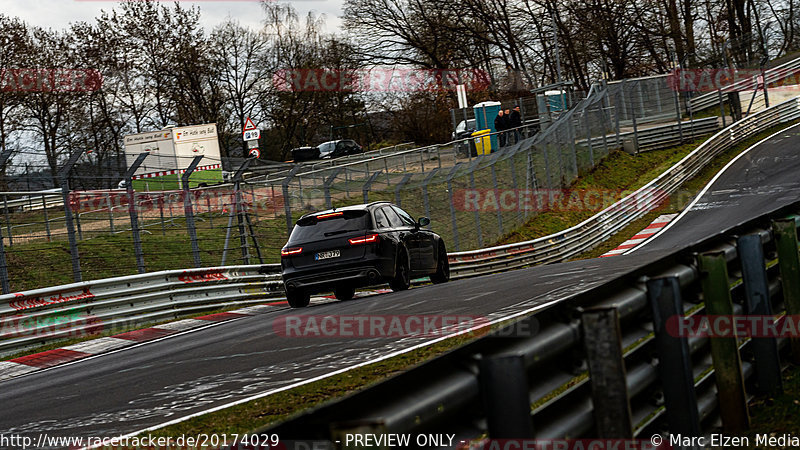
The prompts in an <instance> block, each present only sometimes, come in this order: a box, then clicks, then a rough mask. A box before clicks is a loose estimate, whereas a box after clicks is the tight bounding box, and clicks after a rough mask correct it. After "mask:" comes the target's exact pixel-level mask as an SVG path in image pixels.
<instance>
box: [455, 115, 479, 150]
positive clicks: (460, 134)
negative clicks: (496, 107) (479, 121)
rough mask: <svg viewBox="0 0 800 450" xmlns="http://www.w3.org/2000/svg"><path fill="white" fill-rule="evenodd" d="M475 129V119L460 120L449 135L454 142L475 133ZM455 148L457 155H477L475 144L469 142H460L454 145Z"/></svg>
mask: <svg viewBox="0 0 800 450" xmlns="http://www.w3.org/2000/svg"><path fill="white" fill-rule="evenodd" d="M475 127H477V125H476V123H475V119H469V120H462V121H461V122H459V123H458V125H457V126H456V130H455V131H454V132H453V133H452V134H451V137H452V138H453V140H454V141H457V140H459V139H466V138H468V137H470V136H471V135H472V133H474V132H475V131H476V130H475ZM456 146H457V147H458V153H459V154H461V155H463V156H467V155H468V154H471V155H472V156H476V155H477V154H478V153H477V149H476V148H475V143H474V142H473V141H471V140H470V141H460V142H459V143H458V144H456Z"/></svg>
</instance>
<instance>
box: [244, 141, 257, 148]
mask: <svg viewBox="0 0 800 450" xmlns="http://www.w3.org/2000/svg"><path fill="white" fill-rule="evenodd" d="M247 148H258V141H247Z"/></svg>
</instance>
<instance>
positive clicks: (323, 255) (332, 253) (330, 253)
mask: <svg viewBox="0 0 800 450" xmlns="http://www.w3.org/2000/svg"><path fill="white" fill-rule="evenodd" d="M341 255H342V254H341V253H340V252H339V250H330V251H327V252H319V253H317V254H316V255H314V259H315V260H317V261H319V260H320V259H330V258H338V257H339V256H341Z"/></svg>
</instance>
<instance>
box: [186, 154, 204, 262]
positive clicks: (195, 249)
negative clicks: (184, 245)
mask: <svg viewBox="0 0 800 450" xmlns="http://www.w3.org/2000/svg"><path fill="white" fill-rule="evenodd" d="M201 159H203V155H198V156H195V157H194V158H193V159H192V162H191V163H190V164H189V167H187V168H186V171H185V172H184V173H183V175H181V187H182V188H183V210H184V213H185V214H186V228H187V229H188V230H189V239H191V241H192V258H194V266H195V267H201V266H202V265H203V263H202V262H201V261H200V246H199V245H198V243H197V228H195V225H194V211H193V209H192V192H191V191H190V190H189V177H191V176H192V172H194V169H196V168H197V165H198V164H200V160H201Z"/></svg>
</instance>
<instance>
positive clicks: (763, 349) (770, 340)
mask: <svg viewBox="0 0 800 450" xmlns="http://www.w3.org/2000/svg"><path fill="white" fill-rule="evenodd" d="M736 248H737V251H738V253H739V260H740V261H741V263H742V277H743V279H744V291H745V297H746V299H747V314H752V315H758V316H763V317H772V304H771V303H770V298H769V282H768V279H767V269H766V266H765V265H764V248H763V246H762V245H761V235H759V234H749V235H747V236H742V237H740V238H739V239H738V240H737V241H736ZM752 341H753V342H752V343H751V345H752V346H753V357H754V358H755V366H756V379H757V380H758V389H759V390H760V391H761V392H763V393H769V394H775V393H780V392H783V382H782V380H781V363H780V356H779V354H778V343H777V341H776V339H775V336H761V337H755V336H753V337H752Z"/></svg>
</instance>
